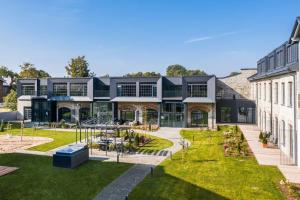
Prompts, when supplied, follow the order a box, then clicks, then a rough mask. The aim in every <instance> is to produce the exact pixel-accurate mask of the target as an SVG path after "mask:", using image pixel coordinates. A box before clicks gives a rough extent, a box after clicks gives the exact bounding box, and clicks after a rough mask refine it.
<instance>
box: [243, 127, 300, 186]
mask: <svg viewBox="0 0 300 200" xmlns="http://www.w3.org/2000/svg"><path fill="white" fill-rule="evenodd" d="M239 127H240V129H241V130H242V132H243V133H244V136H245V138H246V140H247V142H248V144H249V146H250V148H251V150H252V152H253V154H254V155H255V158H256V160H257V162H258V163H259V164H260V165H274V166H277V167H278V169H279V170H280V171H281V173H282V174H283V175H284V176H285V178H286V179H287V180H288V181H290V182H292V183H300V168H299V167H297V166H293V165H282V164H281V162H280V150H279V149H275V148H263V147H262V145H261V143H260V142H259V133H260V130H259V128H258V127H257V126H256V125H239Z"/></svg>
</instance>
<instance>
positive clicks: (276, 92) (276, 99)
mask: <svg viewBox="0 0 300 200" xmlns="http://www.w3.org/2000/svg"><path fill="white" fill-rule="evenodd" d="M274 103H276V104H278V83H277V82H276V83H275V102H274Z"/></svg>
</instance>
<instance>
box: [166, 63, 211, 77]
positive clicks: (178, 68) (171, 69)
mask: <svg viewBox="0 0 300 200" xmlns="http://www.w3.org/2000/svg"><path fill="white" fill-rule="evenodd" d="M166 74H167V76H203V75H207V74H206V73H205V72H204V71H202V70H199V69H196V70H188V69H186V68H185V67H184V66H182V65H178V64H175V65H170V66H168V68H167V72H166Z"/></svg>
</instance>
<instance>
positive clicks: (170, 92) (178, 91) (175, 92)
mask: <svg viewBox="0 0 300 200" xmlns="http://www.w3.org/2000/svg"><path fill="white" fill-rule="evenodd" d="M181 96H182V85H168V86H164V88H163V97H181Z"/></svg>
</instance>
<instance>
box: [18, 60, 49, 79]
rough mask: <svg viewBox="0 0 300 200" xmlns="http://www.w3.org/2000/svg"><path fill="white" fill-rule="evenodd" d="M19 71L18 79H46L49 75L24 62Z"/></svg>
mask: <svg viewBox="0 0 300 200" xmlns="http://www.w3.org/2000/svg"><path fill="white" fill-rule="evenodd" d="M20 68H21V71H20V73H19V77H20V78H46V77H50V75H49V74H48V73H47V72H45V71H44V70H38V69H36V68H35V67H34V65H33V64H31V63H28V62H25V63H23V64H22V65H20Z"/></svg>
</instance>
